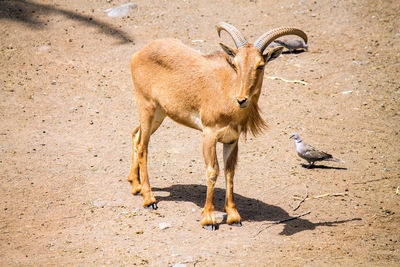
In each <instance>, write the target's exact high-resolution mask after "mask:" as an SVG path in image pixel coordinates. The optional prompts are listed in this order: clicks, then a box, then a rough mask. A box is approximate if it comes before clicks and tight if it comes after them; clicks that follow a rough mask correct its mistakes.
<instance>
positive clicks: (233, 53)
mask: <svg viewBox="0 0 400 267" xmlns="http://www.w3.org/2000/svg"><path fill="white" fill-rule="evenodd" d="M219 45H220V46H221V47H222V49H223V50H224V51H225V53H227V54H228V55H230V56H231V57H235V56H236V54H237V52H238V50H237V49H235V48H232V47H229V46H226V45H224V44H223V43H219Z"/></svg>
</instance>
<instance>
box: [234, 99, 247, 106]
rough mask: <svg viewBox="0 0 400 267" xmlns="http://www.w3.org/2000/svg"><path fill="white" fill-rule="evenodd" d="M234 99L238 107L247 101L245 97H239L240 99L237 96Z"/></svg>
mask: <svg viewBox="0 0 400 267" xmlns="http://www.w3.org/2000/svg"><path fill="white" fill-rule="evenodd" d="M236 100H237V102H238V104H239V106H240V107H245V104H246V101H247V98H246V97H245V98H241V99H239V98H237V99H236Z"/></svg>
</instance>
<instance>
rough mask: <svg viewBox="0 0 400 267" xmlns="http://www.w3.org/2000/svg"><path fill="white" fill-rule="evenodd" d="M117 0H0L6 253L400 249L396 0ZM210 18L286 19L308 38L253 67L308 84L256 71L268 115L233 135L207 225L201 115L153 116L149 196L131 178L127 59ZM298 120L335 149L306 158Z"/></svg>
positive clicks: (52, 260) (288, 261) (61, 258)
mask: <svg viewBox="0 0 400 267" xmlns="http://www.w3.org/2000/svg"><path fill="white" fill-rule="evenodd" d="M125 3H126V2H124V1H122V0H118V1H117V0H108V1H106V0H94V1H78V0H72V1H65V0H60V1H51V0H45V1H20V0H14V1H0V22H1V24H0V37H1V38H0V48H1V52H0V84H1V93H0V117H1V120H0V179H1V183H0V190H1V191H0V210H1V213H0V216H1V217H0V263H1V265H3V266H16V265H18V266H20V265H23V266H31V265H45V266H46V265H68V266H70V265H73V266H78V265H79V266H98V265H123V266H124V265H150V266H173V265H175V266H194V265H196V266H271V265H276V266H398V265H399V262H400V231H399V226H400V205H399V203H400V193H399V186H400V171H399V170H400V167H399V166H400V145H399V137H400V136H399V133H400V82H399V77H400V73H399V72H400V30H399V29H400V1H395V0H393V1H390V0H387V1H383V0H381V1H372V0H368V1H365V0H352V1H344V0H343V1H324V0H317V1H309V0H300V1H289V0H282V1H261V0H257V1H238V0H236V1H208V0H205V1H145V0H138V1H135V2H134V3H136V4H137V5H138V8H136V9H134V10H132V12H131V13H130V14H129V16H125V17H123V18H111V17H108V16H107V14H106V13H105V12H104V10H105V9H107V8H111V7H117V6H119V5H121V4H125ZM220 21H227V22H229V23H232V24H233V25H235V26H237V27H238V28H239V29H240V30H242V31H243V33H244V34H245V35H246V36H247V37H248V39H249V40H251V41H253V40H255V39H256V38H257V37H258V36H259V35H261V34H262V33H264V32H265V31H267V30H270V29H272V28H275V27H280V26H296V27H298V28H300V29H303V30H304V31H305V32H306V33H307V34H308V36H309V47H310V49H309V51H308V52H305V53H294V54H290V53H285V54H283V55H282V56H281V57H279V58H278V59H277V60H275V61H273V62H271V63H270V64H269V65H268V67H267V69H266V73H265V76H266V77H280V78H284V79H287V80H302V81H305V82H306V83H307V84H306V85H303V84H300V83H289V82H285V81H282V80H273V79H268V78H266V79H265V80H264V84H263V92H262V96H261V97H260V101H259V104H260V107H261V109H262V110H263V117H264V119H265V120H266V121H267V122H268V125H269V129H268V130H267V131H265V132H264V133H263V134H262V135H261V136H258V137H256V138H254V137H252V136H248V137H247V140H245V139H244V138H241V140H240V144H239V165H238V169H237V172H236V176H235V194H236V195H235V200H236V203H237V207H238V210H239V212H240V214H241V216H242V218H243V226H242V227H234V226H230V225H227V224H226V223H225V220H226V216H225V213H223V203H224V197H225V189H224V188H225V181H224V177H223V175H220V177H219V180H218V181H217V189H216V193H215V205H216V209H217V219H218V223H219V225H218V226H219V229H218V230H217V231H208V230H205V229H202V228H201V226H200V220H201V218H202V216H201V214H200V212H201V209H202V207H203V205H204V201H205V193H206V186H205V185H206V182H205V167H204V161H203V158H202V153H201V132H199V131H195V130H192V129H189V128H186V127H183V126H181V125H178V124H176V123H174V122H172V121H171V120H170V119H166V120H165V121H164V123H163V125H162V126H161V127H160V129H159V130H158V131H157V132H156V133H155V134H154V135H153V136H152V139H151V143H150V155H149V170H150V182H151V185H152V187H153V190H154V193H155V195H156V197H157V200H158V207H159V208H158V210H156V211H148V210H145V209H143V208H142V197H141V196H133V195H132V194H131V187H130V184H129V183H128V182H127V176H128V172H129V166H130V156H131V132H132V130H133V129H134V127H135V126H136V125H137V124H138V114H137V110H136V106H135V101H134V95H133V89H134V88H133V85H132V81H131V77H130V69H129V58H130V56H131V55H132V54H133V53H134V52H135V51H138V50H139V49H140V48H142V47H143V46H144V45H146V44H147V43H149V42H150V41H152V40H154V39H158V38H164V37H175V38H178V39H181V40H182V41H183V42H184V43H186V44H187V45H189V46H191V47H193V48H195V49H198V50H200V51H202V52H204V53H209V52H212V51H214V50H219V49H220V48H219V45H218V43H219V42H220V41H221V40H220V39H219V38H218V35H217V32H216V29H215V25H216V24H217V23H218V22H220ZM222 41H223V42H224V43H226V44H229V45H232V41H231V39H230V38H229V37H228V36H227V35H226V34H223V36H222ZM293 132H298V133H299V134H300V135H301V136H302V137H303V140H304V141H305V142H306V143H310V144H312V145H314V146H315V147H317V148H320V149H322V150H324V151H327V152H329V153H332V154H333V155H334V156H335V157H338V158H341V159H342V160H344V161H345V163H344V164H340V163H334V162H333V163H331V162H327V163H324V164H318V166H317V167H316V168H313V169H306V168H304V166H302V164H304V163H305V162H304V161H302V160H301V159H300V158H298V157H297V155H296V152H295V145H294V142H293V140H289V136H290V134H291V133H293ZM218 151H219V152H218V153H219V158H221V147H220V146H218ZM220 165H221V164H220ZM221 166H222V165H221ZM396 192H397V193H396ZM306 193H307V194H308V196H309V198H308V199H306V200H305V201H304V202H302V203H301V205H299V208H298V209H297V210H295V208H296V206H298V204H299V201H300V200H299V199H302V198H304V196H305V195H306ZM296 196H297V198H296ZM306 212H310V213H309V214H307V215H305V216H303V217H301V218H298V219H293V220H290V221H284V222H281V223H277V224H270V223H271V222H277V221H280V220H285V219H288V218H293V217H294V216H297V215H301V214H304V213H306Z"/></svg>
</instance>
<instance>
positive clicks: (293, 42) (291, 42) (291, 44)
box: [274, 38, 308, 53]
mask: <svg viewBox="0 0 400 267" xmlns="http://www.w3.org/2000/svg"><path fill="white" fill-rule="evenodd" d="M274 43H276V44H278V45H281V46H283V47H285V48H286V49H288V50H289V52H290V53H292V52H293V51H295V50H297V49H304V50H306V51H308V44H306V43H304V41H303V40H300V39H296V38H293V39H287V40H275V41H274Z"/></svg>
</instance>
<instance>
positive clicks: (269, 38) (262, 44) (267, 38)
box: [254, 27, 307, 53]
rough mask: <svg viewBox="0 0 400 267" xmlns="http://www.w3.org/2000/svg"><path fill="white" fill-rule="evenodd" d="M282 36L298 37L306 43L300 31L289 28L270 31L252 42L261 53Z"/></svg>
mask: <svg viewBox="0 0 400 267" xmlns="http://www.w3.org/2000/svg"><path fill="white" fill-rule="evenodd" d="M284 35H297V36H300V37H301V38H302V39H303V40H304V42H305V43H307V35H306V34H305V33H304V32H303V31H302V30H299V29H296V28H290V27H281V28H276V29H273V30H270V31H268V32H266V33H264V34H263V35H261V36H260V37H258V39H257V40H256V41H255V42H254V47H256V48H258V50H260V51H261V53H262V52H264V49H265V48H266V47H267V46H268V45H269V44H270V43H272V42H273V41H274V40H275V39H277V38H279V37H281V36H284Z"/></svg>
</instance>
